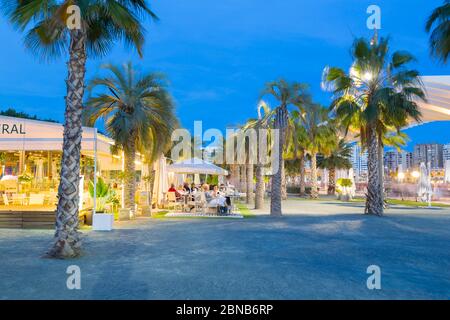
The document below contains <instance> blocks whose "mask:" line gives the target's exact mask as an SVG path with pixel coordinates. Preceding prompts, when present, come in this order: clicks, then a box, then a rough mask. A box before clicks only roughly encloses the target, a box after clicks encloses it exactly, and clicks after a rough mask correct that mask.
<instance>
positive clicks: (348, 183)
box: [336, 178, 353, 201]
mask: <svg viewBox="0 0 450 320" xmlns="http://www.w3.org/2000/svg"><path fill="white" fill-rule="evenodd" d="M336 186H337V190H336V191H337V193H338V200H342V201H350V200H352V194H351V189H350V188H351V187H353V182H352V180H351V179H344V178H341V179H338V181H337V182H336Z"/></svg>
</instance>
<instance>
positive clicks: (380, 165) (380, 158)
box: [378, 138, 384, 207]
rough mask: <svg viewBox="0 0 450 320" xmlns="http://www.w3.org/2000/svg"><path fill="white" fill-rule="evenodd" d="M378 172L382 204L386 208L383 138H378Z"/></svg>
mask: <svg viewBox="0 0 450 320" xmlns="http://www.w3.org/2000/svg"><path fill="white" fill-rule="evenodd" d="M378 170H379V172H380V173H379V179H380V180H379V181H380V196H381V203H382V204H383V207H384V148H383V143H382V140H381V138H378Z"/></svg>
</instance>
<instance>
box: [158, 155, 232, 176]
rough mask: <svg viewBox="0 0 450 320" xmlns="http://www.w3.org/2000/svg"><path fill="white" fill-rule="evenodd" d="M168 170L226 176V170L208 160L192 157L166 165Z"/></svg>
mask: <svg viewBox="0 0 450 320" xmlns="http://www.w3.org/2000/svg"><path fill="white" fill-rule="evenodd" d="M167 171H168V172H173V173H184V174H209V175H218V176H227V175H228V171H227V170H225V169H222V168H221V167H218V166H216V165H214V164H212V163H210V162H208V161H205V160H202V159H198V158H192V159H189V160H183V161H180V162H177V163H174V164H172V165H170V166H168V167H167Z"/></svg>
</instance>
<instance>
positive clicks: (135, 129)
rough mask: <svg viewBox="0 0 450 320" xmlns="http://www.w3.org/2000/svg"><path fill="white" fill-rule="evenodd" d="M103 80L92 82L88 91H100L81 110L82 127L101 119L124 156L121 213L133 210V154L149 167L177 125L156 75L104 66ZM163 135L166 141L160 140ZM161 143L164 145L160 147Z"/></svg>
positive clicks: (126, 67) (163, 83) (163, 88)
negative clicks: (82, 115) (144, 161)
mask: <svg viewBox="0 0 450 320" xmlns="http://www.w3.org/2000/svg"><path fill="white" fill-rule="evenodd" d="M105 69H107V70H108V71H109V73H110V75H109V76H107V77H99V78H94V79H92V80H91V81H90V85H89V90H90V92H93V90H96V89H100V90H101V89H103V91H102V92H101V93H99V94H97V95H96V96H90V97H89V99H88V101H87V108H86V109H85V114H84V115H85V120H86V124H88V125H94V124H95V122H96V121H97V120H98V119H100V118H102V119H103V120H104V122H105V126H106V130H107V132H108V133H109V135H110V136H111V138H112V139H113V140H114V141H115V146H116V148H118V149H120V150H123V152H124V167H125V170H124V190H125V192H124V199H123V204H124V208H125V209H129V210H132V211H133V210H134V203H135V200H134V199H135V192H136V186H135V184H136V173H135V160H136V152H137V151H138V152H141V153H142V154H144V155H147V161H148V163H153V161H154V160H155V159H156V156H157V155H158V154H161V153H162V152H163V151H164V150H165V149H166V146H167V145H170V144H169V142H168V141H167V139H170V135H171V132H172V131H173V129H174V128H175V127H176V125H177V120H176V117H175V115H174V107H173V103H172V99H171V97H170V95H169V93H168V92H167V88H166V84H165V81H164V79H163V78H162V76H161V75H160V74H156V73H148V74H139V73H137V72H136V70H135V69H134V68H133V66H132V64H131V63H128V64H126V65H124V66H123V67H122V68H120V67H118V66H114V65H110V64H109V65H106V66H105ZM163 135H167V136H166V137H162V136H163ZM157 139H162V141H164V143H162V144H161V143H160V140H157Z"/></svg>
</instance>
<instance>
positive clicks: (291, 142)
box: [286, 110, 308, 196]
mask: <svg viewBox="0 0 450 320" xmlns="http://www.w3.org/2000/svg"><path fill="white" fill-rule="evenodd" d="M286 140H287V150H286V159H288V160H290V161H291V164H298V165H299V168H298V174H299V176H300V186H299V187H300V192H299V195H300V196H304V195H305V189H306V188H305V187H306V185H305V162H306V156H307V152H306V144H307V140H308V136H307V133H306V129H305V127H304V126H303V123H302V121H301V119H300V112H299V111H298V110H297V111H293V112H291V116H290V119H289V130H287V139H286ZM297 160H298V161H297ZM291 169H292V168H291ZM295 172H297V171H295Z"/></svg>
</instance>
